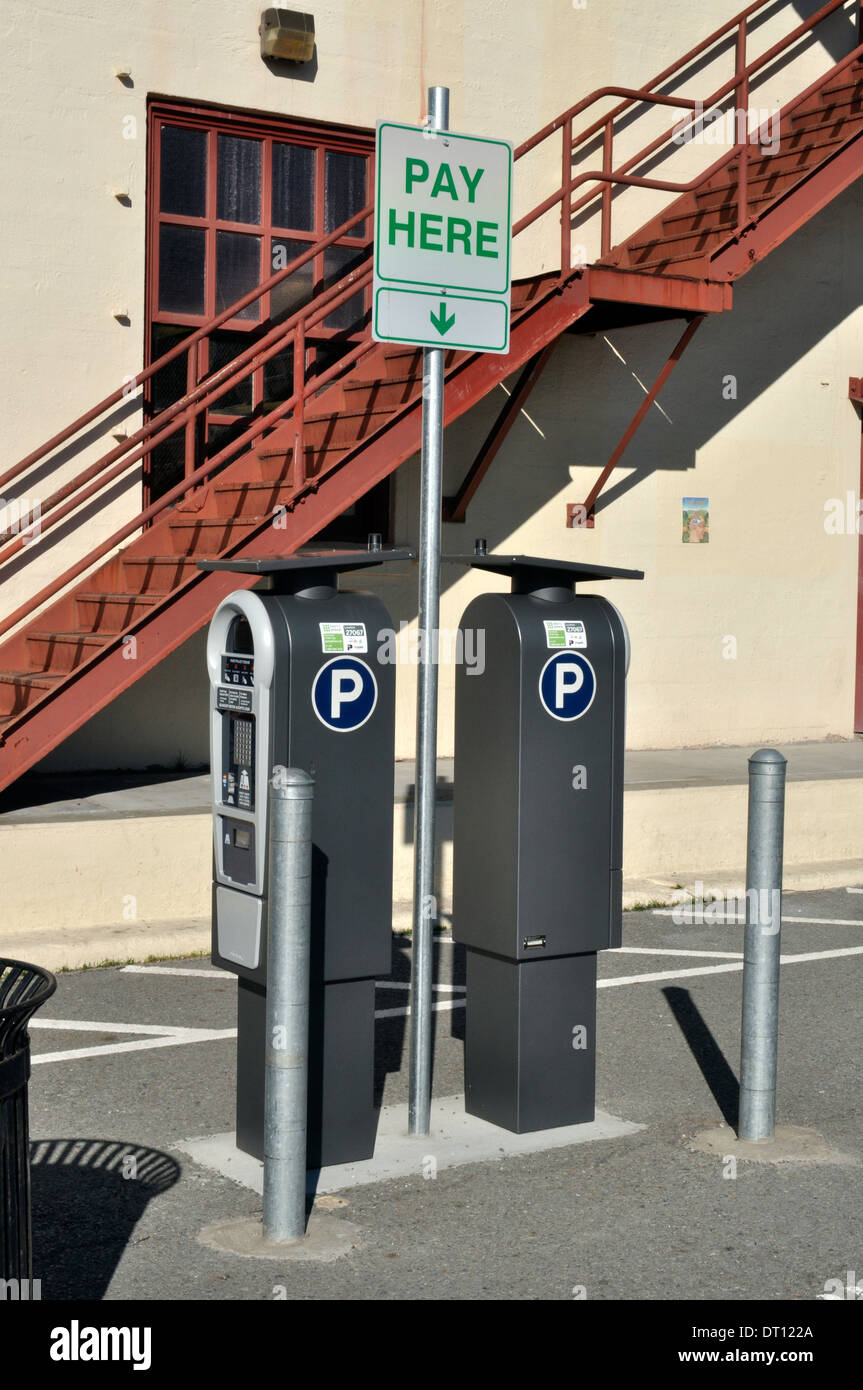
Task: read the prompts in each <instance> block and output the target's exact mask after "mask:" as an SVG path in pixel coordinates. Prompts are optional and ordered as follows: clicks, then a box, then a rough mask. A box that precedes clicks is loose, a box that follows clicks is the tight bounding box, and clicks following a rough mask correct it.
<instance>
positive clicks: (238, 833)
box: [234, 829, 252, 849]
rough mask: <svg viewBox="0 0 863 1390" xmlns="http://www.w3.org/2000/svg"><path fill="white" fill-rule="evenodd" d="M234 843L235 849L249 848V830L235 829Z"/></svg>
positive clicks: (250, 838) (250, 841)
mask: <svg viewBox="0 0 863 1390" xmlns="http://www.w3.org/2000/svg"><path fill="white" fill-rule="evenodd" d="M234 845H235V847H236V848H237V849H250V848H251V845H252V833H251V831H250V830H240V829H236V830H235V831H234Z"/></svg>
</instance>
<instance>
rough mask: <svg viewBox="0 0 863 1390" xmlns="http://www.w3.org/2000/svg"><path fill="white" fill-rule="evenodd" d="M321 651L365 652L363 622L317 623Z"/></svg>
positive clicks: (365, 643) (366, 644)
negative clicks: (319, 632) (319, 631)
mask: <svg viewBox="0 0 863 1390" xmlns="http://www.w3.org/2000/svg"><path fill="white" fill-rule="evenodd" d="M318 626H319V627H320V629H321V651H322V652H367V651H368V649H369V644H368V641H367V639H366V625H365V623H319V624H318Z"/></svg>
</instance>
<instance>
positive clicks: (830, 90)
mask: <svg viewBox="0 0 863 1390" xmlns="http://www.w3.org/2000/svg"><path fill="white" fill-rule="evenodd" d="M859 66H860V64H859V63H852V64H851V67H850V68H846V69H845V71H844V72H843V73H841V74H840V76H839V77H838V78H837V80H836V82H835V83H831V84H830V86H829V87H822V88H821V92H820V93H818V94H816V95H818V96H820V97H826V96H833V94H834V92H835V93H837V94H838V93H842V92H860V91H863V72H858V73H856V74H855V72H854V69H855V68H858V67H859ZM813 99H814V98H813Z"/></svg>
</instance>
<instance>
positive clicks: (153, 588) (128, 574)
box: [121, 555, 200, 594]
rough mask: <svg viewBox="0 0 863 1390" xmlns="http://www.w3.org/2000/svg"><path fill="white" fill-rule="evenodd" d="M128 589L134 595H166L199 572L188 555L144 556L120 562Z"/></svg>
mask: <svg viewBox="0 0 863 1390" xmlns="http://www.w3.org/2000/svg"><path fill="white" fill-rule="evenodd" d="M121 563H122V567H123V574H124V576H125V579H126V581H127V583H128V585H129V589H130V591H131V592H132V593H135V594H167V593H170V592H171V590H172V589H176V588H177V586H178V585H180V584H184V583H185V582H186V580H187V579H191V578H193V576H194V575H196V574H199V573H200V571H199V569H198V566H197V562H196V561H195V560H194V559H193V558H192V557H191V556H189V555H144V556H140V557H138V556H135V557H130V558H129V559H128V560H123V561H122V562H121Z"/></svg>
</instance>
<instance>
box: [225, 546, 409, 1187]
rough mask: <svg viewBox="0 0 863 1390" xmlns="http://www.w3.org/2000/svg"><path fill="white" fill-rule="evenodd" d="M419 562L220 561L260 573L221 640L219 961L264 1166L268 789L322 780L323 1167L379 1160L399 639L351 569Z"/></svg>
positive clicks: (316, 1063) (312, 1128)
mask: <svg viewBox="0 0 863 1390" xmlns="http://www.w3.org/2000/svg"><path fill="white" fill-rule="evenodd" d="M410 554H411V552H410V551H407V550H402V551H380V550H377V551H369V552H363V551H359V552H356V551H354V552H346V551H326V552H319V553H317V554H305V555H296V556H291V557H290V558H288V559H281V560H229V561H212V562H205V565H204V566H203V567H205V568H207V569H221V570H233V571H234V572H236V573H237V574H243V575H249V574H254V575H258V576H259V577H260V582H259V584H258V585H257V586H256V590H255V591H252V590H249V589H241V590H238V591H237V592H235V593H232V594H229V595H228V597H227V598H225V599H224V600H223V601H222V603H221V604H220V605H219V607H218V609H217V610H216V613H215V615H214V617H213V620H212V622H211V624H210V630H209V634H208V638H207V666H208V671H209V677H210V721H211V758H212V764H211V765H212V786H213V792H212V796H213V849H214V873H213V962H214V964H216V965H219V966H221V967H222V968H223V969H225V970H230V971H233V972H234V974H236V975H237V976H239V982H238V983H239V992H238V1013H237V1145H238V1147H239V1148H241V1149H243V1150H245V1151H246V1152H247V1153H251V1154H254V1155H255V1156H256V1157H258V1158H261V1157H262V1156H263V1143H264V1132H263V1126H264V1055H265V1028H266V986H267V810H268V784H269V779H270V778H271V777H272V776H273V775H276V776H278V769H279V768H280V767H284V768H287V767H294V768H300V769H303V770H304V771H306V772H309V773H311V775H312V776H313V777H314V779H315V790H314V803H313V811H312V842H313V845H312V921H311V931H312V940H311V950H312V959H311V995H310V1036H309V1089H308V1165H309V1167H314V1168H317V1167H320V1166H322V1165H325V1164H334V1163H345V1162H349V1161H352V1160H356V1159H362V1158H370V1157H371V1155H372V1153H373V1151H374V1141H375V1123H376V1114H375V1109H374V1100H373V1085H374V1081H373V1076H374V1072H373V1068H374V993H375V979H376V978H379V977H380V976H381V975H388V974H389V972H390V968H391V959H390V951H391V946H390V941H391V929H392V912H391V905H392V836H393V758H394V736H395V734H394V729H395V722H394V721H395V668H394V666H393V665H392V664H390V663H388V662H385V661H381V660H380V659H379V656H378V651H379V641H378V633H379V632H380V631H381V630H382V629H386V630H389V629H390V628H391V626H392V623H391V619H390V616H389V614H388V612H387V610H386V608H385V607H384V605H383V604H382V603H381V601H380V599H378V598H377V597H375V596H374V595H373V594H363V593H351V592H342V591H340V589H339V586H338V583H339V581H338V577H339V575H340V574H341V573H344V572H345V571H351V570H359V569H363V568H365V567H367V566H370V565H379V564H381V563H383V562H388V561H392V560H404V559H407V558H409V557H410Z"/></svg>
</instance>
